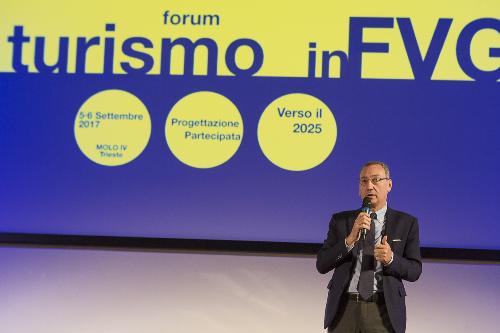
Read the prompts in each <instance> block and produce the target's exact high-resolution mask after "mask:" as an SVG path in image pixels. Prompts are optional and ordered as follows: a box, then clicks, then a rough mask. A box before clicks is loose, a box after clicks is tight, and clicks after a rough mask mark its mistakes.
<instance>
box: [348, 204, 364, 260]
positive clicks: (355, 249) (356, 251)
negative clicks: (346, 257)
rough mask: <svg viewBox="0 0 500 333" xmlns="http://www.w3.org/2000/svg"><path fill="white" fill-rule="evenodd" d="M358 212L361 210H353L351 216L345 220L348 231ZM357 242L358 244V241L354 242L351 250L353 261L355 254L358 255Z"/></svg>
mask: <svg viewBox="0 0 500 333" xmlns="http://www.w3.org/2000/svg"><path fill="white" fill-rule="evenodd" d="M360 212H361V210H357V211H355V212H354V214H353V215H352V216H351V217H349V220H348V221H347V224H348V228H349V229H347V230H348V231H349V232H350V231H351V230H352V226H353V225H354V221H355V220H356V217H357V216H358V215H359V213H360ZM358 244H359V242H356V243H355V244H354V247H353V248H352V250H351V253H352V261H353V262H355V261H356V260H357V256H358Z"/></svg>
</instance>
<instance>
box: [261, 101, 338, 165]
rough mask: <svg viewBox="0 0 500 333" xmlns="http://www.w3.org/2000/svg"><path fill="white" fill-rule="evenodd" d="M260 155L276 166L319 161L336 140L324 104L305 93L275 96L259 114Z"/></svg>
mask: <svg viewBox="0 0 500 333" xmlns="http://www.w3.org/2000/svg"><path fill="white" fill-rule="evenodd" d="M257 137H258V139H259V144H260V148H261V149H262V152H263V153H264V155H265V156H266V157H267V158H268V159H269V160H270V161H271V162H272V163H274V164H275V165H277V166H279V167H280V168H283V169H286V170H291V171H303V170H308V169H312V168H314V167H316V166H318V165H319V164H321V163H322V162H323V161H324V160H325V159H326V158H327V157H328V155H330V153H331V152H332V150H333V147H334V146H335V141H336V140H337V124H336V122H335V118H334V117H333V114H332V112H331V111H330V109H329V108H328V106H327V105H326V104H325V103H323V102H322V101H321V100H319V99H318V98H316V97H314V96H311V95H307V94H299V93H296V94H289V95H284V96H281V97H279V98H277V99H275V100H274V101H273V102H272V103H271V104H269V105H268V106H267V108H266V109H265V110H264V112H263V113H262V116H261V117H260V120H259V125H258V129H257Z"/></svg>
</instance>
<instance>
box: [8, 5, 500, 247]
mask: <svg viewBox="0 0 500 333" xmlns="http://www.w3.org/2000/svg"><path fill="white" fill-rule="evenodd" d="M7 3H8V5H6V6H5V10H3V11H2V14H0V17H1V18H2V20H0V97H1V100H2V106H1V108H0V128H1V131H0V153H1V155H2V156H3V159H2V163H0V174H1V175H2V181H1V183H2V191H0V202H1V209H0V220H1V221H2V223H1V226H0V228H1V229H0V232H22V233H45V234H78V235H107V236H139V237H168V238H201V239H233V240H265V241H287V242H318V243H319V242H321V241H322V240H323V239H324V237H325V236H326V231H327V228H328V222H329V219H330V217H331V214H332V213H333V212H336V211H341V210H348V209H356V208H358V207H359V206H360V203H361V199H360V198H359V196H358V176H359V169H360V167H361V165H362V164H363V163H364V162H366V161H368V160H382V161H385V162H386V163H388V165H389V166H390V168H391V178H392V179H393V184H394V187H393V191H392V192H391V193H390V196H389V206H390V207H392V208H395V209H399V210H403V211H406V212H409V213H410V214H412V215H415V216H417V217H418V218H419V222H420V228H421V243H422V245H423V246H429V247H453V248H477V249H493V250H498V249H500V236H498V233H492V232H490V231H491V230H495V226H496V220H494V219H492V218H491V212H494V211H495V209H494V208H496V205H495V204H496V203H497V202H498V191H497V189H496V185H497V184H499V183H500V179H499V175H498V172H497V171H496V165H498V163H499V162H500V141H499V140H498V138H497V133H498V131H497V124H498V123H499V121H500V113H499V112H498V111H499V110H500V98H499V97H500V96H499V94H498V91H499V89H498V80H499V79H500V57H499V55H500V53H499V50H500V20H499V19H497V18H491V14H490V13H493V12H499V9H500V8H499V3H498V1H481V4H482V5H481V6H477V5H476V4H475V5H474V6H473V8H471V7H469V6H470V3H469V2H466V1H458V2H457V1H453V2H451V1H445V2H443V3H442V4H439V6H442V7H439V8H437V7H436V8H435V10H433V13H434V14H433V16H432V17H429V14H428V6H431V4H427V3H426V1H424V2H419V3H418V4H412V5H411V6H409V5H406V6H405V5H404V4H401V3H400V2H398V1H388V2H387V7H382V8H381V7H380V4H375V3H372V2H370V1H366V2H364V3H363V4H359V3H356V4H345V3H337V2H318V3H317V5H316V6H311V5H310V3H309V2H307V3H306V2H304V3H303V4H297V6H296V7H294V8H290V7H289V6H288V5H287V3H286V2H285V1H275V2H273V4H272V8H270V7H269V3H268V2H265V1H256V2H252V4H251V6H250V3H248V2H241V3H239V2H234V1H227V2H225V3H224V2H218V3H217V4H208V3H203V4H200V3H195V4H188V5H186V4H185V3H184V2H181V1H171V2H169V3H168V5H166V4H165V3H164V2H163V1H152V2H148V3H147V4H136V5H130V6H129V7H126V6H123V5H122V4H120V3H119V2H117V1H110V2H107V3H106V4H105V5H102V4H101V3H100V2H98V1H89V2H86V3H81V4H78V7H77V8H75V7H74V5H73V4H71V5H69V4H67V3H66V2H63V1H57V0H51V1H47V2H44V3H43V5H42V4H39V3H38V2H36V1H21V2H19V1H7ZM451 4H453V5H451ZM355 5H356V6H359V7H355ZM165 6H167V7H165ZM242 6H243V7H245V6H246V7H245V8H243V9H244V10H242ZM435 6H437V5H436V4H434V3H433V4H432V7H433V8H434V7H435ZM26 8H30V10H29V11H27V10H26ZM361 8H362V9H361ZM285 9H286V10H285ZM34 13H36V15H35V14H34ZM54 13H57V15H56V14H54ZM278 13H279V16H277V15H278ZM42 17H43V19H42ZM48 17H50V19H47V18H48ZM257 18H258V20H257Z"/></svg>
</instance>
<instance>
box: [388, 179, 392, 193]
mask: <svg viewBox="0 0 500 333" xmlns="http://www.w3.org/2000/svg"><path fill="white" fill-rule="evenodd" d="M387 185H388V186H389V190H388V191H387V192H391V190H392V179H389V184H387Z"/></svg>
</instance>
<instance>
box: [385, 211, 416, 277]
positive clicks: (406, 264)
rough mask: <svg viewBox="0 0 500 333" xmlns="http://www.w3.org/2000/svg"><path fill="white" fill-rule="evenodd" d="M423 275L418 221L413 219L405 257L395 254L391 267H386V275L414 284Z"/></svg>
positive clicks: (404, 253)
mask: <svg viewBox="0 0 500 333" xmlns="http://www.w3.org/2000/svg"><path fill="white" fill-rule="evenodd" d="M421 273H422V258H421V255H420V240H419V230H418V221H417V219H416V218H413V219H412V220H411V225H410V229H409V232H408V238H407V240H406V245H405V248H404V251H403V255H402V256H401V255H398V254H396V253H394V260H393V261H392V263H391V264H390V265H388V266H385V267H384V274H385V275H391V276H394V277H396V278H398V279H403V280H406V281H410V282H413V281H416V280H418V278H419V277H420V274H421Z"/></svg>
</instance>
